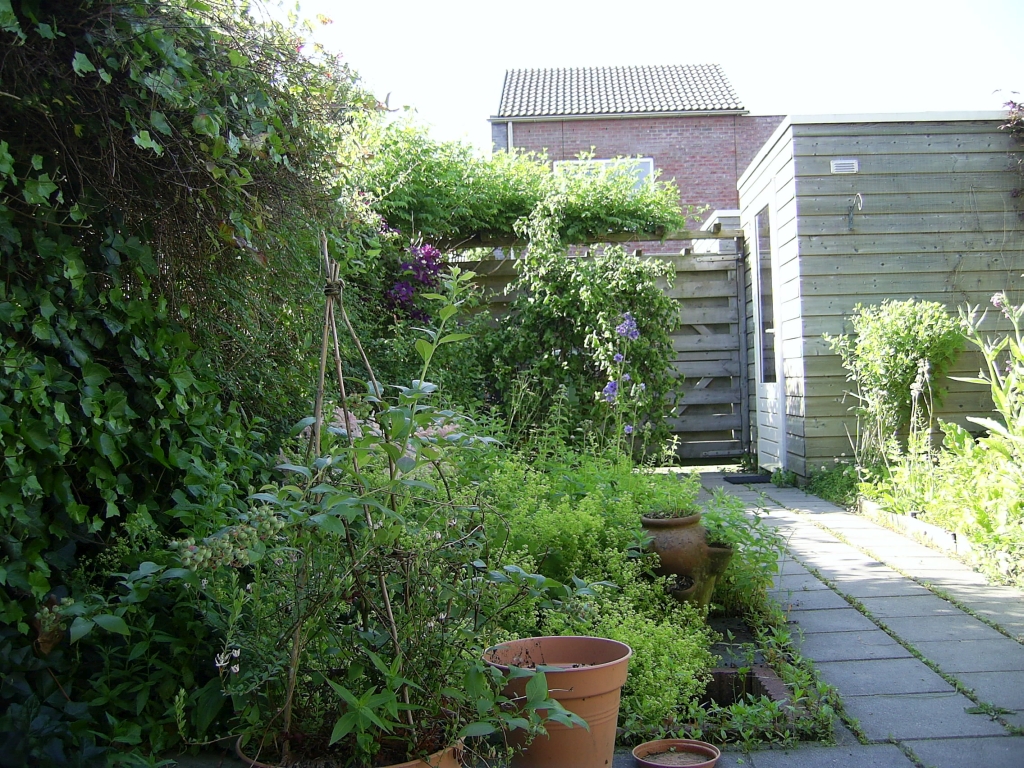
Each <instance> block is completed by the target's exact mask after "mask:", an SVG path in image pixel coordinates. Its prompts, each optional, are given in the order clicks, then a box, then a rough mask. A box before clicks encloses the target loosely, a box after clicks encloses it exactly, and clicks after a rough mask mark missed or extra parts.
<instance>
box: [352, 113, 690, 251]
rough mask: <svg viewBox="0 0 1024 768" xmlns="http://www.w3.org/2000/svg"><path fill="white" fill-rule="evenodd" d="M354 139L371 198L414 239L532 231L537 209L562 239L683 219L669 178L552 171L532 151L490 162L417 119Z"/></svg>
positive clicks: (441, 241) (459, 241)
mask: <svg viewBox="0 0 1024 768" xmlns="http://www.w3.org/2000/svg"><path fill="white" fill-rule="evenodd" d="M355 136H356V145H357V146H358V147H359V148H360V149H361V150H362V155H361V162H360V163H359V166H358V168H357V169H356V174H357V178H358V180H359V181H358V183H359V184H360V185H361V187H362V188H363V189H365V190H367V191H368V192H369V193H370V194H371V195H372V201H371V205H372V206H373V208H374V210H376V211H377V212H378V213H379V214H380V215H381V216H383V217H384V219H385V220H386V221H387V222H388V224H389V225H390V226H392V227H397V228H398V229H400V230H401V231H402V232H403V233H405V234H406V235H407V236H410V237H411V236H422V237H424V238H425V239H427V240H429V241H431V242H433V243H435V244H437V245H438V246H439V247H441V248H442V249H447V248H458V247H460V246H462V245H465V244H467V243H473V242H474V238H475V237H476V236H480V237H481V238H482V239H483V240H485V241H486V240H487V239H494V238H504V239H508V238H509V237H512V236H513V235H514V234H515V233H517V232H520V233H524V234H525V231H526V222H527V220H528V219H529V218H530V217H531V216H535V215H537V212H538V211H547V212H555V213H557V217H558V222H557V225H556V230H557V232H558V237H559V239H561V240H562V241H564V242H583V241H585V240H587V239H589V238H593V237H597V236H602V235H608V234H619V233H629V232H635V233H657V232H660V231H663V230H670V229H678V228H681V227H682V226H683V224H684V223H685V222H684V218H683V215H682V213H681V212H680V209H679V192H678V190H677V189H676V187H675V185H674V184H671V183H666V182H661V181H656V180H654V179H652V180H650V181H648V182H646V183H644V184H643V185H641V186H640V187H639V188H636V186H635V179H634V177H633V176H632V175H631V174H627V173H621V172H619V173H616V172H614V171H609V170H602V171H599V172H595V171H594V169H592V168H588V167H584V166H573V167H568V168H567V169H566V170H565V171H564V172H559V173H554V172H552V170H551V168H550V166H549V165H548V162H547V158H546V157H544V156H538V155H534V154H532V153H518V152H513V153H506V152H498V153H495V154H494V155H493V156H492V157H491V158H489V159H482V158H479V157H477V156H476V155H475V154H474V153H473V150H472V149H471V148H470V147H469V146H468V145H466V144H461V143H458V142H437V141H434V140H432V139H430V138H429V136H427V134H426V131H425V129H424V128H422V127H419V126H417V125H415V124H413V123H411V122H409V121H398V122H393V123H382V122H380V121H375V120H365V121H363V122H361V123H360V126H359V132H358V133H357V134H355ZM582 157H584V159H585V158H586V157H587V156H582ZM530 239H532V236H531V238H530Z"/></svg>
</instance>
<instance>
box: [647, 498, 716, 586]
mask: <svg viewBox="0 0 1024 768" xmlns="http://www.w3.org/2000/svg"><path fill="white" fill-rule="evenodd" d="M640 524H641V525H642V526H643V529H644V530H645V531H646V532H647V533H648V534H649V535H650V536H651V539H652V541H651V551H653V552H656V553H657V555H658V560H659V562H660V563H661V564H660V566H659V567H658V568H657V569H656V571H655V573H657V574H658V575H659V576H689V577H692V576H693V573H694V571H696V570H697V568H698V566H699V565H700V564H701V563H702V562H703V561H704V559H705V557H706V554H705V551H704V550H705V549H706V548H707V543H708V542H707V532H706V531H705V530H704V526H703V525H701V524H700V512H696V513H694V514H692V515H688V516H687V517H672V518H667V519H661V518H654V517H643V518H641V519H640Z"/></svg>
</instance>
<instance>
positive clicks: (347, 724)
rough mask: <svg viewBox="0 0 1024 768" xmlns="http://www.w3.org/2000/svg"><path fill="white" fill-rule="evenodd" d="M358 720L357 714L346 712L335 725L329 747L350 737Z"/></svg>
mask: <svg viewBox="0 0 1024 768" xmlns="http://www.w3.org/2000/svg"><path fill="white" fill-rule="evenodd" d="M356 719H357V716H356V713H355V712H346V713H345V714H344V715H342V716H341V717H340V718H338V722H336V723H335V724H334V730H332V731H331V740H330V742H328V746H330V745H331V744H334V743H335V742H337V741H339V740H341V739H343V738H345V737H346V736H348V735H349V734H350V733H351V732H352V729H353V728H354V727H355V724H356Z"/></svg>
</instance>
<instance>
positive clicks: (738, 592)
mask: <svg viewBox="0 0 1024 768" xmlns="http://www.w3.org/2000/svg"><path fill="white" fill-rule="evenodd" d="M701 523H702V524H703V525H704V528H705V529H707V539H708V543H709V544H711V545H713V546H726V547H730V548H731V549H732V550H733V556H732V559H731V560H730V561H729V565H728V567H727V568H726V569H725V573H723V574H722V575H721V576H719V577H718V581H716V582H715V592H714V595H713V596H712V601H713V609H714V610H717V611H725V612H726V613H729V614H732V615H743V614H745V613H749V612H751V611H752V610H753V609H754V608H756V607H757V606H760V605H762V604H764V603H765V601H766V597H767V592H768V590H769V589H770V588H771V586H772V578H773V576H774V575H775V574H776V573H778V570H779V565H778V560H779V554H780V553H781V552H782V550H783V543H782V538H781V537H780V536H779V535H778V534H777V533H776V532H775V531H774V530H773V529H772V528H770V527H769V526H767V525H765V524H764V523H763V522H762V521H761V518H760V517H758V516H757V515H756V514H754V513H749V512H747V511H746V507H745V506H744V504H743V502H742V501H741V500H740V499H739V498H738V497H736V496H733V495H732V494H730V493H726V492H725V491H723V490H722V489H721V488H718V489H716V490H715V492H714V494H712V496H711V499H709V500H708V501H707V502H706V503H705V505H704V514H703V515H702V517H701Z"/></svg>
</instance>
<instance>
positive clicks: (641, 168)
mask: <svg viewBox="0 0 1024 768" xmlns="http://www.w3.org/2000/svg"><path fill="white" fill-rule="evenodd" d="M580 166H582V167H583V168H584V169H590V170H591V172H599V171H604V170H608V171H610V172H612V173H628V174H632V175H633V176H634V177H635V178H636V183H635V184H634V185H633V186H634V188H636V189H639V188H640V185H642V184H643V183H644V182H645V181H646V180H647V179H648V178H653V175H654V158H651V157H616V158H614V159H612V160H556V161H555V165H554V170H555V173H556V174H557V173H562V172H564V171H565V170H566V169H568V168H570V167H580Z"/></svg>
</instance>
